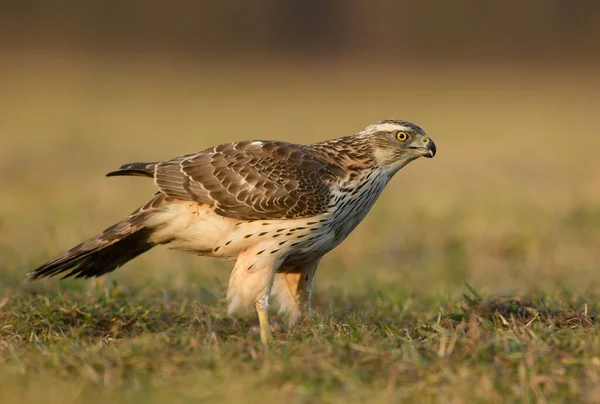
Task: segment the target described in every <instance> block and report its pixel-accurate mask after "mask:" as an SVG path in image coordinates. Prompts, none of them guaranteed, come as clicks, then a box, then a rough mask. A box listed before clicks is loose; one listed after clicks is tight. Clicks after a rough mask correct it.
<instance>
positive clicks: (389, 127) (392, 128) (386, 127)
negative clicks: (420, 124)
mask: <svg viewBox="0 0 600 404" xmlns="http://www.w3.org/2000/svg"><path fill="white" fill-rule="evenodd" d="M396 131H406V132H412V131H413V129H412V128H409V127H408V126H404V125H400V124H397V123H389V122H386V123H377V124H374V125H371V126H367V127H366V128H365V130H364V132H365V133H375V132H396Z"/></svg>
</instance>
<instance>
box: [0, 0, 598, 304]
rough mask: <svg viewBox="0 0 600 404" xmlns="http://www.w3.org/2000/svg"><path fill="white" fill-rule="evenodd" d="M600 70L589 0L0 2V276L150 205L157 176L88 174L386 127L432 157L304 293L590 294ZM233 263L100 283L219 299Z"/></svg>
mask: <svg viewBox="0 0 600 404" xmlns="http://www.w3.org/2000/svg"><path fill="white" fill-rule="evenodd" d="M598 72H600V3H599V2H596V1H593V0H579V1H565V0H530V1H527V2H523V1H516V0H515V1H502V2H497V1H475V0H456V1H452V2H449V1H443V0H437V1H436V0H424V1H388V0H377V1H370V2H363V1H336V0H262V1H253V2H241V1H239V2H238V1H231V0H224V1H220V2H209V1H196V2H192V1H171V2H161V1H140V0H122V1H119V2H115V1H104V2H77V1H68V0H63V1H59V0H55V1H41V0H39V1H38V0H29V1H21V2H12V3H10V4H4V5H2V10H1V12H0V189H1V191H2V192H0V213H1V216H0V255H1V259H0V265H1V268H2V272H3V276H2V278H3V280H0V282H2V283H4V285H5V286H6V285H9V286H10V285H16V284H18V283H20V281H21V279H22V276H23V274H24V273H25V272H27V271H28V270H29V269H31V268H32V267H35V266H37V265H39V264H41V263H42V262H43V261H45V260H47V259H50V258H52V257H53V256H54V255H56V254H58V253H60V252H62V251H63V250H65V249H67V248H70V247H72V246H73V245H74V244H75V243H78V242H79V241H81V240H82V239H84V238H87V237H89V236H92V235H93V234H95V233H97V232H99V231H100V230H102V229H103V228H105V227H107V226H109V225H111V224H112V223H114V222H116V221H117V220H119V219H121V218H122V217H123V216H124V215H126V214H127V213H129V212H130V211H132V210H133V209H134V208H136V207H137V206H138V205H140V204H142V203H143V202H145V200H146V199H147V198H148V197H150V195H152V192H153V184H152V182H151V181H145V180H143V179H140V178H116V179H107V178H104V177H103V175H104V174H105V173H106V172H108V171H111V170H113V169H115V168H116V167H118V166H120V165H121V164H123V163H127V162H132V161H144V160H148V161H155V160H162V159H168V158H171V157H174V156H176V155H180V154H184V153H191V152H195V151H199V150H202V149H204V148H206V147H209V146H211V145H214V144H216V143H221V142H228V141H235V140H243V139H252V138H253V139H261V138H262V139H281V140H286V141H292V142H300V143H303V142H313V141H319V140H324V139H328V138H333V137H339V136H345V135H349V134H353V133H356V132H358V131H359V130H361V129H362V128H363V127H365V126H367V125H369V124H370V123H372V122H375V121H378V120H381V119H393V118H398V119H406V120H410V121H413V122H415V123H417V124H419V125H420V126H422V127H423V128H424V129H425V130H426V131H427V132H428V134H429V135H430V136H431V137H432V138H433V139H434V140H435V141H436V144H437V147H438V155H437V156H436V157H435V158H434V159H432V160H424V159H422V160H418V161H416V162H414V163H412V164H411V165H410V166H408V167H406V168H405V169H403V170H402V171H401V172H400V173H399V174H398V175H397V176H396V178H395V179H394V181H392V182H391V183H390V184H389V186H388V189H387V190H386V192H385V193H384V194H383V196H382V197H381V200H380V201H379V203H378V204H376V206H375V208H374V209H373V211H372V213H371V214H370V215H369V216H367V219H366V221H365V222H364V223H363V224H362V225H361V226H359V227H358V229H357V230H356V231H355V232H354V233H353V234H352V235H351V236H350V237H349V239H348V240H347V241H346V242H345V243H344V244H342V245H341V246H340V247H339V248H338V249H336V250H335V251H333V252H332V253H331V254H329V255H328V257H327V258H326V259H325V260H324V261H323V263H322V266H321V269H320V272H319V275H318V280H317V292H316V293H317V297H318V296H319V295H318V294H319V293H323V291H325V290H334V289H336V290H339V291H341V292H340V293H343V294H349V295H351V294H356V293H358V294H360V293H362V292H361V291H362V290H364V289H365V288H372V289H376V290H382V291H384V292H385V291H386V290H389V291H397V290H407V291H412V290H423V291H426V292H428V293H436V294H438V293H442V294H456V293H462V291H463V286H462V282H463V281H464V280H467V281H468V282H470V283H471V284H473V285H474V286H475V287H476V288H477V289H479V290H484V291H490V292H491V293H520V292H524V291H527V290H531V289H538V288H542V289H544V288H556V287H557V286H560V287H567V286H568V287H569V288H573V289H574V290H585V289H587V288H590V287H594V286H593V285H595V284H597V282H598V280H600V271H599V269H600V268H598V263H599V262H600V253H599V249H598V245H599V244H600V159H599V158H598V156H597V153H598V148H599V146H600V136H599V129H600V122H599V118H598V111H600V75H599V74H598ZM229 268H230V264H229V263H221V262H216V261H214V260H210V259H197V258H195V257H191V256H186V255H184V254H181V253H174V252H168V251H164V250H157V251H152V252H150V253H149V254H147V255H145V256H143V257H141V258H140V259H137V260H136V261H134V262H132V263H130V264H129V265H128V266H127V267H126V268H124V269H121V270H119V271H117V272H116V273H115V274H114V275H111V276H113V277H115V278H117V279H119V280H120V281H121V282H122V283H123V284H125V285H127V286H130V287H135V286H136V285H143V284H147V283H148V282H154V281H159V282H160V284H161V285H163V286H164V287H166V288H174V289H187V290H190V293H192V294H193V295H199V292H198V288H199V287H200V286H198V285H203V286H202V287H205V288H207V290H211V291H212V292H214V295H216V296H222V295H223V293H222V289H223V288H224V285H225V284H226V280H227V276H228V272H229ZM341 274H344V275H346V276H344V277H340V275H341ZM48 285H49V286H48V287H56V288H58V287H59V286H57V283H56V282H54V281H49V283H48ZM62 285H65V284H62ZM66 285H69V284H68V283H67V284H66ZM60 287H63V286H60ZM212 292H211V293H212ZM321 296H322V295H321Z"/></svg>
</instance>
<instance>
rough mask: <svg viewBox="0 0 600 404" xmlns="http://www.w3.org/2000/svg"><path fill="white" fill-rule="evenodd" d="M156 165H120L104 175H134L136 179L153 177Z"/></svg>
mask: <svg viewBox="0 0 600 404" xmlns="http://www.w3.org/2000/svg"><path fill="white" fill-rule="evenodd" d="M156 164H158V163H129V164H125V165H122V166H121V167H119V169H118V170H115V171H111V172H110V173H108V174H106V176H107V177H117V176H121V175H134V176H138V177H154V168H155V167H156Z"/></svg>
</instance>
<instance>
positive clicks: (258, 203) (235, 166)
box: [154, 141, 336, 220]
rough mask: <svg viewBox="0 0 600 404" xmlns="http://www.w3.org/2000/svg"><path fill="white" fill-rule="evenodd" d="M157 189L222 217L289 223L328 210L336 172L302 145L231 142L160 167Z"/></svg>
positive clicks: (168, 162) (167, 162)
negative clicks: (280, 220) (210, 210)
mask: <svg viewBox="0 0 600 404" xmlns="http://www.w3.org/2000/svg"><path fill="white" fill-rule="evenodd" d="M154 175H155V181H156V185H157V186H158V188H159V189H160V191H161V192H162V193H164V194H165V195H166V196H168V197H171V198H177V199H182V200H191V201H196V202H199V203H205V204H209V205H212V206H215V208H216V212H217V213H218V214H220V215H223V216H226V217H231V218H237V219H243V220H256V219H284V218H288V219H289V218H299V217H308V216H315V215H318V214H321V213H323V212H325V211H326V210H327V207H328V205H329V202H330V198H331V187H330V184H331V182H332V181H335V179H336V177H335V174H334V173H333V172H332V171H331V170H330V169H329V168H328V166H327V165H326V164H325V163H324V162H322V161H320V160H318V159H317V158H315V157H314V156H313V155H311V154H310V153H309V152H308V151H307V150H306V149H304V148H302V146H299V145H294V144H290V143H284V142H274V141H254V142H251V141H246V142H240V143H228V144H223V145H220V146H217V147H215V148H214V149H209V150H206V151H204V152H201V153H198V154H195V155H192V156H183V157H179V158H176V159H173V160H170V161H166V162H162V163H159V164H157V165H156V168H155V171H154Z"/></svg>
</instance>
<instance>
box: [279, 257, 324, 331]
mask: <svg viewBox="0 0 600 404" xmlns="http://www.w3.org/2000/svg"><path fill="white" fill-rule="evenodd" d="M319 261H320V258H319V259H317V260H314V261H311V262H309V263H306V264H303V265H300V266H298V267H296V268H294V269H293V270H292V271H290V272H282V273H277V274H275V281H274V285H273V293H274V295H275V297H276V298H277V300H278V301H279V305H280V311H281V312H286V313H287V315H288V319H289V324H290V325H294V324H295V323H296V322H297V321H298V320H299V319H300V318H301V317H302V315H307V314H310V310H311V308H310V298H311V293H312V283H313V279H314V277H315V272H316V270H317V265H318V264H319Z"/></svg>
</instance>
